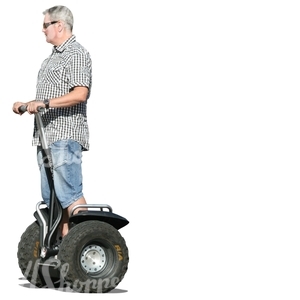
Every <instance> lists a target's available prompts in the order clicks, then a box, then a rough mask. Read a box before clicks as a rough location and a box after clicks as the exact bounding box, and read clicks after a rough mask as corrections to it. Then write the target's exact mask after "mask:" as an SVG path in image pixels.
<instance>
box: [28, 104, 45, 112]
mask: <svg viewBox="0 0 300 300" xmlns="http://www.w3.org/2000/svg"><path fill="white" fill-rule="evenodd" d="M38 107H45V104H44V103H43V101H31V102H29V103H27V112H28V113H29V114H30V115H31V114H36V113H37V112H38V110H37V109H38Z"/></svg>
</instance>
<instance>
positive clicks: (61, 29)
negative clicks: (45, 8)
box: [58, 21, 64, 32]
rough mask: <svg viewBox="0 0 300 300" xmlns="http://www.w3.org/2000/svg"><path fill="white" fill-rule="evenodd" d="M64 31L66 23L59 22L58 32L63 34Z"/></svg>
mask: <svg viewBox="0 0 300 300" xmlns="http://www.w3.org/2000/svg"><path fill="white" fill-rule="evenodd" d="M63 29H64V23H63V22H62V21H58V31H59V32H62V31H63Z"/></svg>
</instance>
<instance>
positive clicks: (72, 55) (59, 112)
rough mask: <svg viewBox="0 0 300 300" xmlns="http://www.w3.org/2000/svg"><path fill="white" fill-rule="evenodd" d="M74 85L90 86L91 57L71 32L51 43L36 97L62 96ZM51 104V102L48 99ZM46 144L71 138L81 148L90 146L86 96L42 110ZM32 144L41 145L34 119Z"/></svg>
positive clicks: (37, 98)
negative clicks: (58, 41)
mask: <svg viewBox="0 0 300 300" xmlns="http://www.w3.org/2000/svg"><path fill="white" fill-rule="evenodd" d="M76 86H85V87H87V88H88V89H89V93H88V98H89V96H90V93H91V87H92V61H91V57H90V54H89V52H88V51H87V50H86V49H85V48H84V47H83V46H82V45H80V44H79V43H78V42H76V38H75V36H74V35H72V36H71V37H70V38H69V39H68V40H66V41H65V42H64V43H63V44H62V45H60V46H57V47H53V50H52V53H51V55H50V56H49V57H48V58H47V59H45V60H44V61H43V63H42V65H41V68H40V70H39V73H38V79H37V86H36V100H37V101H43V100H44V99H50V100H51V99H52V98H57V97H60V96H63V95H65V94H67V93H69V92H71V91H72V89H74V87H76ZM50 104H51V102H50ZM42 120H43V124H44V129H45V134H46V139H47V141H48V145H51V144H52V143H54V142H56V141H58V140H62V139H73V140H75V141H77V142H78V143H80V144H81V146H82V149H83V150H88V149H89V128H88V123H87V100H86V101H85V102H83V103H79V104H77V105H75V106H71V107H64V108H51V107H50V108H49V109H46V110H45V111H44V112H43V113H42ZM32 144H33V145H34V146H37V145H40V141H39V134H38V130H37V126H36V123H35V124H34V132H33V141H32Z"/></svg>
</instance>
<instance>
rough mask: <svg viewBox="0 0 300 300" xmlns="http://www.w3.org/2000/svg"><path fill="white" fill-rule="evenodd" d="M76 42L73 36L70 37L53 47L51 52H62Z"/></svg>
mask: <svg viewBox="0 0 300 300" xmlns="http://www.w3.org/2000/svg"><path fill="white" fill-rule="evenodd" d="M75 41H76V37H75V35H72V36H71V37H70V38H68V39H67V40H65V41H64V42H63V43H62V44H61V45H59V46H54V47H53V51H55V52H63V51H64V50H65V49H66V48H67V47H68V46H69V45H70V44H72V43H74V42H75Z"/></svg>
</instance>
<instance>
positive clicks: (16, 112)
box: [12, 102, 27, 115]
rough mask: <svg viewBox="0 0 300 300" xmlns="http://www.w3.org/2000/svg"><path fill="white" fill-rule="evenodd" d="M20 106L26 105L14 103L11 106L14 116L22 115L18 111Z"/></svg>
mask: <svg viewBox="0 0 300 300" xmlns="http://www.w3.org/2000/svg"><path fill="white" fill-rule="evenodd" d="M22 105H27V104H26V103H24V102H15V103H14V105H13V108H12V109H13V112H14V113H15V114H18V115H23V112H20V111H19V107H20V106H22Z"/></svg>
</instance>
